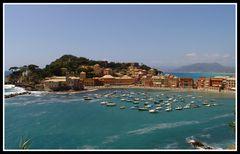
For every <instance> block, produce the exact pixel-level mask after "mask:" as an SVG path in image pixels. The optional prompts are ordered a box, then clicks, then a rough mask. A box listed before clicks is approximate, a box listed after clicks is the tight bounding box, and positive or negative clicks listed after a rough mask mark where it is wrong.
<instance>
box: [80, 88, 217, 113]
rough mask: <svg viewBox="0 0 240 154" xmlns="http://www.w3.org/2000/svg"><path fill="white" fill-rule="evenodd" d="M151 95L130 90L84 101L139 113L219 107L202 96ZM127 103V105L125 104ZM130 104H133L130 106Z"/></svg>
mask: <svg viewBox="0 0 240 154" xmlns="http://www.w3.org/2000/svg"><path fill="white" fill-rule="evenodd" d="M153 94H155V93H150V92H147V91H141V92H133V91H129V90H126V89H124V90H122V89H121V90H113V91H109V92H106V93H103V94H88V95H86V96H83V99H84V100H92V99H101V100H103V101H101V102H100V104H101V105H103V106H107V107H113V106H117V105H118V104H119V105H120V109H126V108H127V107H128V108H129V109H136V110H138V111H148V112H149V113H158V112H159V111H160V110H165V111H166V112H171V111H173V110H176V111H181V110H184V109H193V108H199V107H201V106H206V107H213V106H217V105H218V104H217V103H216V100H215V99H210V100H208V99H203V97H202V96H193V95H181V94H167V93H164V92H159V93H157V94H155V95H153ZM123 103H125V104H123ZM129 104H132V105H133V106H132V105H131V106H129Z"/></svg>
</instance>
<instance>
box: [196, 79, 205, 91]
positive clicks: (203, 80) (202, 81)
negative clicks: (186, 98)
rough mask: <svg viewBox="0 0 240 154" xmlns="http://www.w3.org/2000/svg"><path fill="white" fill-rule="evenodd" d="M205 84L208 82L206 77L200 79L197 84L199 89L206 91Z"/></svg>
mask: <svg viewBox="0 0 240 154" xmlns="http://www.w3.org/2000/svg"><path fill="white" fill-rule="evenodd" d="M205 82H206V78H205V77H200V78H198V80H197V83H196V86H197V89H204V88H205Z"/></svg>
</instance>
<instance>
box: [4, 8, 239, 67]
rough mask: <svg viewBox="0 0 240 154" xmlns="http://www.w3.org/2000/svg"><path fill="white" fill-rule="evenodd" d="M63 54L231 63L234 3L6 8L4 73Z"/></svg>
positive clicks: (158, 61)
mask: <svg viewBox="0 0 240 154" xmlns="http://www.w3.org/2000/svg"><path fill="white" fill-rule="evenodd" d="M64 54H72V55H75V56H82V57H86V58H89V59H94V60H108V61H116V62H139V63H144V64H147V65H150V66H153V67H160V66H181V65H186V64H192V63H196V62H219V63H221V64H223V65H228V66H233V65H234V64H235V6H234V5H65V6H64V5H5V69H8V68H9V67H11V66H22V65H25V64H26V65H28V64H36V65H38V66H40V67H45V65H47V64H49V63H50V62H51V61H53V60H55V59H57V58H59V57H61V56H62V55H64Z"/></svg>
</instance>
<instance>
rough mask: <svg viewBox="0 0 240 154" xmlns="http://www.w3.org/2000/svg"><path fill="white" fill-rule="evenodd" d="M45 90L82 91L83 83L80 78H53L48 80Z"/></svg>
mask: <svg viewBox="0 0 240 154" xmlns="http://www.w3.org/2000/svg"><path fill="white" fill-rule="evenodd" d="M43 83H44V89H45V90H47V91H62V90H70V89H73V90H82V89H84V87H83V82H82V81H81V80H80V78H79V77H66V76H53V77H49V78H46V80H45V81H44V82H43Z"/></svg>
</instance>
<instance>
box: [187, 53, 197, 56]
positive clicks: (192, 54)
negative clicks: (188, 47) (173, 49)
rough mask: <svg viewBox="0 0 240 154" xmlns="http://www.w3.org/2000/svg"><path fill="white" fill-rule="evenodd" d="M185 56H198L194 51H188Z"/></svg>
mask: <svg viewBox="0 0 240 154" xmlns="http://www.w3.org/2000/svg"><path fill="white" fill-rule="evenodd" d="M185 56H187V57H196V56H197V54H196V53H194V52H192V53H187V54H186V55H185Z"/></svg>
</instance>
